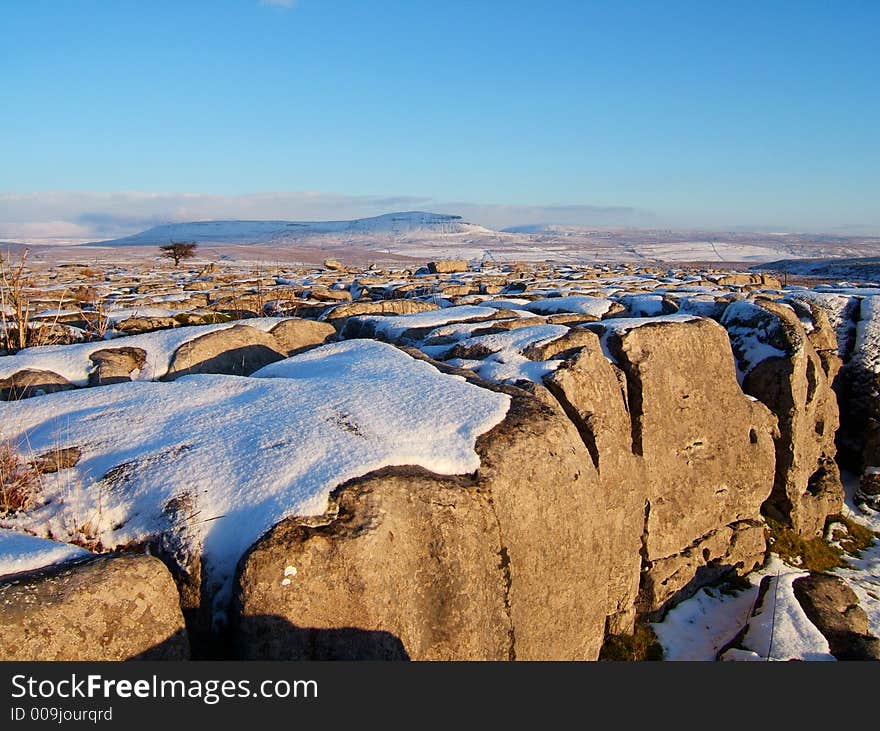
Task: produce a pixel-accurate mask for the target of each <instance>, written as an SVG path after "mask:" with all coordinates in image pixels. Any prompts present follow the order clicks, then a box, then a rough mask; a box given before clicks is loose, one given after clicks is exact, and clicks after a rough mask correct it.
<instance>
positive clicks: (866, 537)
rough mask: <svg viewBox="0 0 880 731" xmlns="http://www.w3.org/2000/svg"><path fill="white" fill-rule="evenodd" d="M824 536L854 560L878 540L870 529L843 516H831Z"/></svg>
mask: <svg viewBox="0 0 880 731" xmlns="http://www.w3.org/2000/svg"><path fill="white" fill-rule="evenodd" d="M826 536H827V538H828V539H830V540H832V541H834V542H836V543H837V544H838V545H839V546H840V548H841V549H842V550H843V551H844V553H848V554H849V555H850V556H855V557H856V558H858V557H859V556H860V555H861V552H862V551H864V550H865V549H866V548H870V547H871V546H872V545H873V544H874V541H876V540H877V538H878V536H877V534H875V533H874V531H872V530H871V529H870V528H868V527H867V526H864V525H862V524H861V523H858V522H856V521H855V520H853V519H852V518H848V517H846V516H845V515H832V516H830V517H829V518H828V523H827V528H826Z"/></svg>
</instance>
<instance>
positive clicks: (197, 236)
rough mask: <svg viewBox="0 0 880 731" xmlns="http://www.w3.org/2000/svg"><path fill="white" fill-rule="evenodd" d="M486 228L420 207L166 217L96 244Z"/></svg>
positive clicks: (268, 240) (277, 240)
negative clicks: (371, 212)
mask: <svg viewBox="0 0 880 731" xmlns="http://www.w3.org/2000/svg"><path fill="white" fill-rule="evenodd" d="M493 233H494V232H493V231H491V230H490V229H487V228H484V227H483V226H478V225H476V224H473V223H467V222H466V221H463V220H462V218H461V216H455V215H448V214H443V213H429V212H425V211H407V212H402V213H386V214H383V215H381V216H373V217H370V218H357V219H353V220H350V221H238V220H231V221H191V222H187V223H168V224H164V225H161V226H154V227H153V228H150V229H147V230H146V231H141V232H140V233H137V234H133V235H131V236H125V237H123V238H118V239H111V240H109V241H96V242H92V245H95V244H98V245H101V246H157V245H160V244H167V243H168V242H169V241H170V240H174V241H180V240H186V241H196V242H198V243H211V244H276V245H284V244H285V243H287V242H291V243H293V242H296V241H297V240H298V239H302V238H304V237H306V236H315V235H321V234H335V235H349V236H371V235H375V236H381V237H383V238H387V237H397V236H406V237H415V238H421V237H423V236H432V237H433V236H448V235H455V234H493Z"/></svg>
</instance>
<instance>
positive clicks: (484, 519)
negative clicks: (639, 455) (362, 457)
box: [233, 389, 607, 660]
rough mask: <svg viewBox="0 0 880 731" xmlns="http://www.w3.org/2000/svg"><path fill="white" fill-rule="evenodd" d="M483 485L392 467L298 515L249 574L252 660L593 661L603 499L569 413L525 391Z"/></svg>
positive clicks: (247, 632)
mask: <svg viewBox="0 0 880 731" xmlns="http://www.w3.org/2000/svg"><path fill="white" fill-rule="evenodd" d="M506 391H507V392H508V393H510V394H511V395H512V405H511V409H510V412H509V413H508V416H507V418H506V419H505V420H504V422H502V424H500V425H499V426H498V427H496V428H495V429H493V430H491V431H490V432H489V433H487V434H485V435H483V436H481V437H480V438H479V439H478V441H477V451H478V453H479V454H480V457H481V466H480V469H479V470H478V471H477V473H476V474H475V475H472V476H462V477H458V478H445V477H439V476H437V475H432V474H429V473H427V472H425V471H423V470H418V469H412V468H392V469H386V470H382V471H380V472H378V473H374V474H372V475H367V476H365V477H362V478H358V479H356V480H353V481H351V482H349V483H348V484H346V485H343V486H341V487H340V488H338V489H337V490H336V491H335V492H334V495H333V503H334V506H335V512H334V511H331V512H330V513H328V515H326V516H324V518H323V519H320V520H318V521H315V520H314V519H312V520H303V519H295V518H294V519H290V520H288V521H285V522H283V523H281V524H280V525H278V526H276V528H275V529H273V530H272V531H271V532H270V533H268V534H267V535H266V536H265V537H264V538H262V539H261V540H260V541H259V542H258V543H257V544H256V545H255V546H254V547H253V548H252V549H251V551H250V552H249V553H248V554H247V555H246V556H245V557H244V558H243V559H242V561H241V562H240V564H239V571H238V578H237V602H236V610H235V611H234V614H233V618H234V625H235V627H236V644H237V647H238V648H239V652H240V653H241V654H242V655H243V656H244V657H248V658H253V659H256V658H261V659H270V658H271V659H282V658H283V659H292V658H329V657H333V658H340V657H342V658H391V657H393V658H401V657H409V658H412V659H496V660H497V659H512V658H516V659H595V658H596V657H597V655H598V651H599V647H600V646H601V642H602V636H603V628H604V622H605V614H606V605H607V600H606V587H605V579H606V576H607V571H606V569H605V567H604V566H602V565H601V561H602V560H604V556H605V553H604V548H603V546H604V528H603V526H602V525H601V522H602V516H603V514H604V506H603V501H602V495H601V492H600V490H598V485H597V481H596V475H595V470H594V468H593V466H592V463H591V461H590V458H589V455H588V454H587V452H586V449H585V447H584V445H583V444H582V442H581V441H580V439H579V437H578V435H577V432H576V431H575V430H574V428H573V426H572V425H571V424H570V423H569V422H568V421H567V420H566V419H565V418H564V416H562V415H561V413H559V412H557V411H555V410H553V409H551V408H549V407H547V406H546V405H544V404H542V403H541V402H540V401H539V400H538V399H536V398H535V397H533V396H530V395H528V394H526V393H525V392H523V391H520V390H518V389H506Z"/></svg>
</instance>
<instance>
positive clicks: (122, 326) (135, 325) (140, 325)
mask: <svg viewBox="0 0 880 731" xmlns="http://www.w3.org/2000/svg"><path fill="white" fill-rule="evenodd" d="M114 327H115V328H116V330H118V331H119V332H121V333H125V334H126V335H138V334H140V333H148V332H153V331H154V330H167V329H169V328H172V327H177V320H175V319H174V318H173V317H129V318H127V319H125V320H122V321H121V322H117V323H116V324H115V326H114Z"/></svg>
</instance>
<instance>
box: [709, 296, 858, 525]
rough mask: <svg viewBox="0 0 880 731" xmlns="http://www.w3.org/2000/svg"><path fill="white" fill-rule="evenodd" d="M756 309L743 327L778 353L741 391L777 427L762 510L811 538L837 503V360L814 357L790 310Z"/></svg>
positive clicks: (764, 305) (768, 305)
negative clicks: (768, 414) (773, 475)
mask: <svg viewBox="0 0 880 731" xmlns="http://www.w3.org/2000/svg"><path fill="white" fill-rule="evenodd" d="M755 304H756V305H757V307H756V308H754V310H755V312H754V315H753V318H752V320H751V321H749V322H747V323H745V324H747V325H750V326H751V327H753V328H754V329H755V332H757V333H763V334H764V337H766V339H767V342H768V344H770V345H772V346H773V347H775V348H777V349H779V350H781V351H782V352H783V353H785V355H784V356H779V357H770V358H766V359H765V360H763V361H761V362H759V363H758V364H757V365H755V366H754V367H753V368H752V369H751V370H750V371H749V372H748V373H747V374H746V376H745V378H744V380H743V390H745V392H746V393H748V394H751V395H752V396H754V397H756V398H758V399H759V400H760V401H761V402H762V403H764V404H766V405H767V406H768V407H769V408H770V410H771V411H773V413H774V414H775V415H776V417H777V419H778V420H779V434H778V437H777V439H776V478H775V482H774V486H773V492H772V494H771V496H770V498H769V500H768V502H767V505H766V506H765V511H766V512H767V513H768V514H769V515H772V516H773V517H775V518H776V519H778V520H782V521H784V522H785V523H788V524H790V525H791V526H792V527H793V528H794V530H796V531H797V532H798V533H799V534H801V535H804V536H818V535H821V533H822V531H823V529H824V526H825V520H826V518H827V517H828V516H829V515H832V514H834V513H837V512H839V511H840V508H841V506H842V504H843V485H842V483H841V481H840V471H839V470H838V467H837V463H836V462H835V459H834V457H835V454H836V447H835V444H834V435H835V432H836V431H837V427H838V424H839V417H838V408H837V399H836V396H835V394H834V391H833V390H832V387H831V386H832V379H833V376H834V374H836V372H837V369H838V368H839V359H838V356H837V355H836V353H835V352H834V351H833V350H826V351H823V354H824V359H823V358H822V357H820V355H819V353H817V351H816V349H815V348H814V347H813V344H812V342H811V341H810V339H809V338H808V337H807V335H806V333H805V332H804V328H803V325H802V324H801V322H800V320H799V319H798V317H797V315H796V313H795V312H794V311H792V309H790V308H789V307H786V306H785V305H783V304H779V303H776V302H770V301H768V300H763V299H762V300H757V301H756V302H755ZM725 319H726V320H727V317H726V316H725ZM737 324H743V323H737ZM734 348H735V349H736V348H737V339H736V338H734Z"/></svg>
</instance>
